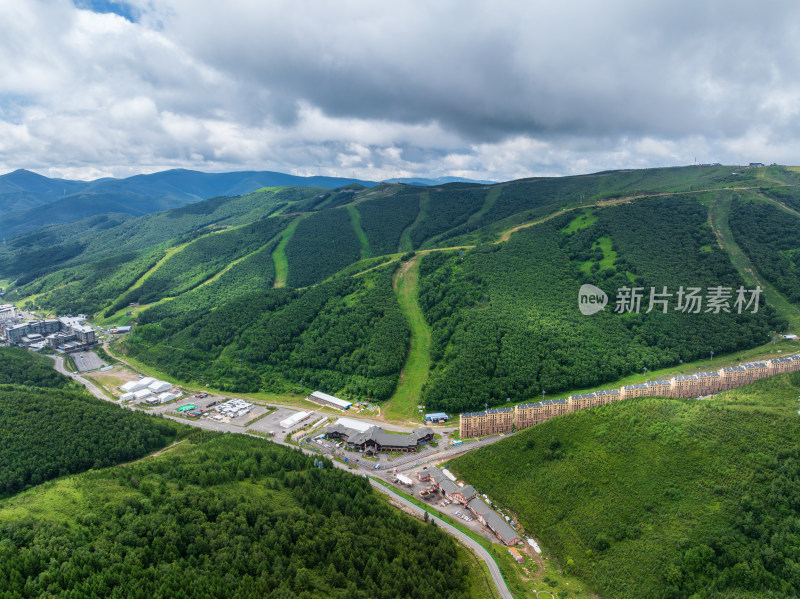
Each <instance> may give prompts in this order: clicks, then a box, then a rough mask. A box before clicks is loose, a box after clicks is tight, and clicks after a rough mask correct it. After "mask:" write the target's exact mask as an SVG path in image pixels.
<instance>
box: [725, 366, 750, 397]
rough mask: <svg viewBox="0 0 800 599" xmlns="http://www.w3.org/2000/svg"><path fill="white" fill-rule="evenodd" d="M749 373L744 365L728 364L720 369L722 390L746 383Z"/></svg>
mask: <svg viewBox="0 0 800 599" xmlns="http://www.w3.org/2000/svg"><path fill="white" fill-rule="evenodd" d="M746 376H747V373H746V371H745V369H744V367H743V366H728V367H727V368H723V369H721V370H720V371H719V379H720V384H719V388H720V390H721V391H725V390H727V389H734V388H736V387H741V386H742V385H744V384H745V380H746Z"/></svg>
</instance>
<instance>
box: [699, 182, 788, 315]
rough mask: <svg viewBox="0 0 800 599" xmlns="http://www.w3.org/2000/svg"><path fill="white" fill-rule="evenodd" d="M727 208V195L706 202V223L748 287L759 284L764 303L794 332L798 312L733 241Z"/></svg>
mask: <svg viewBox="0 0 800 599" xmlns="http://www.w3.org/2000/svg"><path fill="white" fill-rule="evenodd" d="M730 205H731V197H730V195H728V194H724V195H722V194H720V195H717V196H714V197H711V198H710V199H709V207H708V215H709V221H710V224H711V228H712V229H713V230H714V234H715V235H716V236H717V241H719V245H720V247H721V248H722V249H723V250H724V251H725V252H727V253H728V255H729V256H730V257H731V262H732V263H733V265H734V267H736V270H738V271H739V274H740V275H741V276H742V278H743V279H744V280H745V282H746V283H747V285H748V286H750V288H755V286H756V285H759V286H760V287H761V289H763V293H764V297H765V298H766V299H767V302H768V303H769V304H770V305H771V306H772V307H773V308H775V310H777V311H778V313H779V314H780V315H781V316H783V317H784V318H786V319H787V320H788V321H789V329H790V330H792V331H794V330H796V329H797V328H800V310H798V308H797V307H796V306H795V305H793V304H792V303H791V302H790V301H789V300H787V299H786V298H785V297H784V296H783V295H782V294H781V293H780V292H779V291H778V290H777V289H776V288H775V287H773V286H772V284H770V283H768V282H767V281H766V279H764V278H763V277H761V276H760V275H759V273H758V271H757V270H756V268H755V266H753V263H752V262H750V259H749V258H748V257H747V256H746V255H745V253H744V252H743V251H742V249H741V248H740V247H739V244H737V243H736V241H735V240H734V237H733V232H732V231H731V229H730V226H729V224H728V215H729V214H730Z"/></svg>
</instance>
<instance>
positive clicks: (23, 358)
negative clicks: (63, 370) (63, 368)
mask: <svg viewBox="0 0 800 599" xmlns="http://www.w3.org/2000/svg"><path fill="white" fill-rule="evenodd" d="M69 384H70V379H69V377H66V376H64V375H63V374H60V373H58V372H56V371H55V370H54V369H53V361H52V360H51V359H50V358H46V357H45V356H40V355H38V354H34V353H33V352H30V351H28V350H27V349H22V348H21V347H0V385H25V386H27V387H49V388H53V389H63V388H65V387H68V386H69Z"/></svg>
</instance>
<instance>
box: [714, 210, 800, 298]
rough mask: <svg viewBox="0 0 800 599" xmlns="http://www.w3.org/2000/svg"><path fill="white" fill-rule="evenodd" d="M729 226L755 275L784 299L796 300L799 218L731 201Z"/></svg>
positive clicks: (799, 288)
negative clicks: (760, 275)
mask: <svg viewBox="0 0 800 599" xmlns="http://www.w3.org/2000/svg"><path fill="white" fill-rule="evenodd" d="M729 224H730V227H731V231H732V232H733V235H734V238H735V239H736V243H738V244H739V247H741V248H742V250H743V251H744V252H745V253H746V254H747V257H748V258H750V260H751V262H752V263H753V265H754V266H755V267H756V268H757V269H758V272H759V273H761V274H762V275H763V276H764V277H765V278H766V279H767V280H768V281H769V282H771V283H772V284H773V285H775V287H777V288H778V290H779V291H780V292H781V293H783V294H784V295H785V296H786V298H787V299H789V300H791V301H793V302H798V301H800V255H798V252H800V217H796V216H795V215H790V214H787V213H786V212H785V211H783V210H781V209H780V208H778V207H776V206H774V205H772V204H767V203H765V202H754V201H746V200H734V201H733V202H732V203H731V213H730V218H729Z"/></svg>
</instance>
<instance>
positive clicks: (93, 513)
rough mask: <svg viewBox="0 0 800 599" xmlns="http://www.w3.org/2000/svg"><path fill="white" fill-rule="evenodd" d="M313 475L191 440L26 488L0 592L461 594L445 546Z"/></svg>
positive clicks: (445, 540) (328, 478) (295, 456)
mask: <svg viewBox="0 0 800 599" xmlns="http://www.w3.org/2000/svg"><path fill="white" fill-rule="evenodd" d="M188 443H191V446H189V445H188ZM323 466H324V467H322V468H321V469H320V468H317V467H315V464H314V461H313V460H312V459H311V458H309V457H306V456H304V455H302V454H301V453H299V452H296V451H291V450H289V449H286V448H283V447H279V446H276V445H273V444H267V443H264V442H263V441H259V440H258V439H253V438H249V437H245V436H241V435H224V436H223V435H217V434H212V433H202V432H200V431H196V432H195V433H193V434H192V436H191V437H190V439H189V441H188V442H184V443H183V444H182V445H181V446H179V447H178V448H177V449H176V450H175V451H174V452H167V453H166V454H165V455H163V456H161V457H159V458H156V459H151V460H147V461H144V462H138V463H136V464H132V465H129V466H125V467H117V468H108V469H104V470H100V471H93V472H90V473H86V474H83V475H79V476H76V477H71V478H68V479H63V480H61V481H58V482H56V483H54V484H51V485H49V486H47V487H43V488H37V489H36V490H35V494H34V493H33V492H32V493H30V494H25V495H22V496H20V497H18V498H13V499H11V500H7V501H4V502H0V539H2V540H0V588H2V589H3V591H4V592H5V593H6V594H9V596H15V597H36V596H43V595H50V596H56V595H69V596H76V597H78V596H79V597H86V598H98V599H105V598H106V597H117V596H119V597H122V596H125V597H206V596H214V597H341V598H343V599H344V598H347V599H353V598H363V599H380V598H386V599H390V598H394V597H409V598H417V597H419V598H431V599H433V598H435V597H450V598H454V599H457V598H465V599H466V598H468V597H472V596H474V595H473V594H472V589H471V588H470V587H469V583H468V569H469V568H468V565H467V563H468V562H467V558H466V555H465V553H464V552H463V550H461V549H459V548H458V546H457V544H456V542H455V541H454V540H453V539H451V538H449V537H447V536H446V535H445V534H444V533H443V532H441V531H439V530H438V529H437V528H436V527H434V526H431V525H426V524H422V523H420V522H417V521H416V520H414V519H413V518H409V517H408V516H406V515H404V514H402V513H400V512H398V511H396V510H394V509H392V508H391V507H389V506H388V505H386V504H385V503H384V502H382V501H380V500H379V499H378V497H377V496H376V495H375V494H374V493H373V492H372V491H371V489H370V486H369V484H368V482H367V481H366V480H365V479H364V478H361V477H356V476H352V475H350V474H347V473H344V472H341V471H339V470H335V469H333V468H332V467H330V465H329V464H327V465H325V464H324V463H323ZM67 495H68V496H69V501H63V498H64V497H65V496H67ZM45 506H46V507H45ZM34 514H35V515H36V517H35V518H33V517H31V516H33V515H34Z"/></svg>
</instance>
